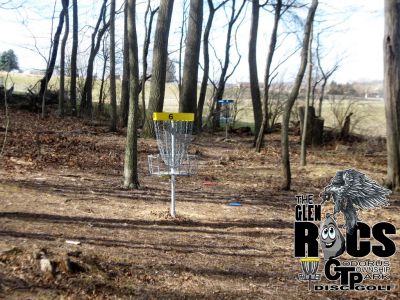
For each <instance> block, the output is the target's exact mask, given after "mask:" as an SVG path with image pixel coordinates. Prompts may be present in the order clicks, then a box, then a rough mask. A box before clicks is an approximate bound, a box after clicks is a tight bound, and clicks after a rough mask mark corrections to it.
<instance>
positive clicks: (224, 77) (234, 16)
mask: <svg viewBox="0 0 400 300" xmlns="http://www.w3.org/2000/svg"><path fill="white" fill-rule="evenodd" d="M231 3H232V4H231V15H230V17H229V22H228V29H227V33H226V42H225V57H224V60H223V63H222V65H221V74H220V76H219V80H218V84H217V89H216V91H215V95H214V99H213V107H216V111H217V112H219V111H220V109H221V104H220V103H219V102H218V100H221V99H222V97H223V96H224V92H225V85H226V82H227V81H228V79H229V78H230V77H231V76H232V74H233V72H234V71H235V69H236V67H237V65H238V63H239V62H238V63H237V64H236V66H235V67H234V68H233V71H232V72H231V73H230V74H228V68H229V63H230V49H231V39H232V31H233V26H234V25H235V23H236V21H237V20H238V18H239V16H240V14H241V12H242V11H243V8H244V6H245V4H246V0H243V1H242V4H241V5H240V6H239V9H238V10H236V0H232V1H231ZM212 113H213V109H212ZM219 119H220V116H219V113H216V114H214V113H213V128H216V127H218V126H219Z"/></svg>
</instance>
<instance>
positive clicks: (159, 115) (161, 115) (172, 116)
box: [153, 112, 194, 122]
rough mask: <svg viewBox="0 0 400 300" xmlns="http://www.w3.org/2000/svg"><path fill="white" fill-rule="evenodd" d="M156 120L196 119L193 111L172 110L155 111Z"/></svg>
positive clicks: (191, 120) (154, 117) (188, 120)
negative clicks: (178, 111)
mask: <svg viewBox="0 0 400 300" xmlns="http://www.w3.org/2000/svg"><path fill="white" fill-rule="evenodd" d="M153 120H154V121H187V122H193V121H194V114H193V113H170V112H155V113H153Z"/></svg>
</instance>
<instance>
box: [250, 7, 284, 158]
mask: <svg viewBox="0 0 400 300" xmlns="http://www.w3.org/2000/svg"><path fill="white" fill-rule="evenodd" d="M287 8H288V7H287ZM281 11H282V0H277V1H276V4H275V16H274V25H273V27H272V32H271V37H270V40H269V48H268V54H267V62H266V64H265V74H264V94H263V116H262V123H261V127H260V130H259V131H258V136H257V140H256V151H257V152H260V151H261V147H262V144H263V141H264V132H265V130H266V129H267V128H268V119H269V111H268V104H269V103H268V102H269V90H270V86H271V65H272V59H273V57H274V54H275V49H276V42H277V35H278V25H279V21H280V19H281V16H282V13H281Z"/></svg>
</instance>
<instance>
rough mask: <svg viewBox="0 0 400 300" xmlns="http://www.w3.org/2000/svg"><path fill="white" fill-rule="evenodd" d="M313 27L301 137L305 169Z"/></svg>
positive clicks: (302, 162) (301, 162)
mask: <svg viewBox="0 0 400 300" xmlns="http://www.w3.org/2000/svg"><path fill="white" fill-rule="evenodd" d="M312 30H313V26H311V33H310V41H309V43H308V76H307V95H306V105H305V110H304V122H303V131H302V135H301V145H300V165H301V166H302V167H304V166H305V165H306V164H307V157H306V156H307V142H306V140H307V133H308V129H307V125H308V123H309V122H308V119H309V115H308V112H309V109H308V107H309V106H310V95H311V82H312V69H313V64H312V53H311V52H312V40H313V32H312Z"/></svg>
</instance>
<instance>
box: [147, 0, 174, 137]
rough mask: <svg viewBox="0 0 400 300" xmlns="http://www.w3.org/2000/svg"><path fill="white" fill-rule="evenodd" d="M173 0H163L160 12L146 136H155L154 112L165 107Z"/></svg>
mask: <svg viewBox="0 0 400 300" xmlns="http://www.w3.org/2000/svg"><path fill="white" fill-rule="evenodd" d="M173 5H174V1H173V0H162V1H161V4H160V12H159V14H158V19H157V26H156V33H155V37H154V49H153V72H152V77H151V87H150V97H149V107H148V109H147V112H146V120H145V124H144V128H143V134H144V136H148V137H154V125H153V112H161V111H162V110H163V107H164V94H165V81H166V80H165V79H166V72H167V58H168V37H169V29H170V25H171V17H172V9H173Z"/></svg>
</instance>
